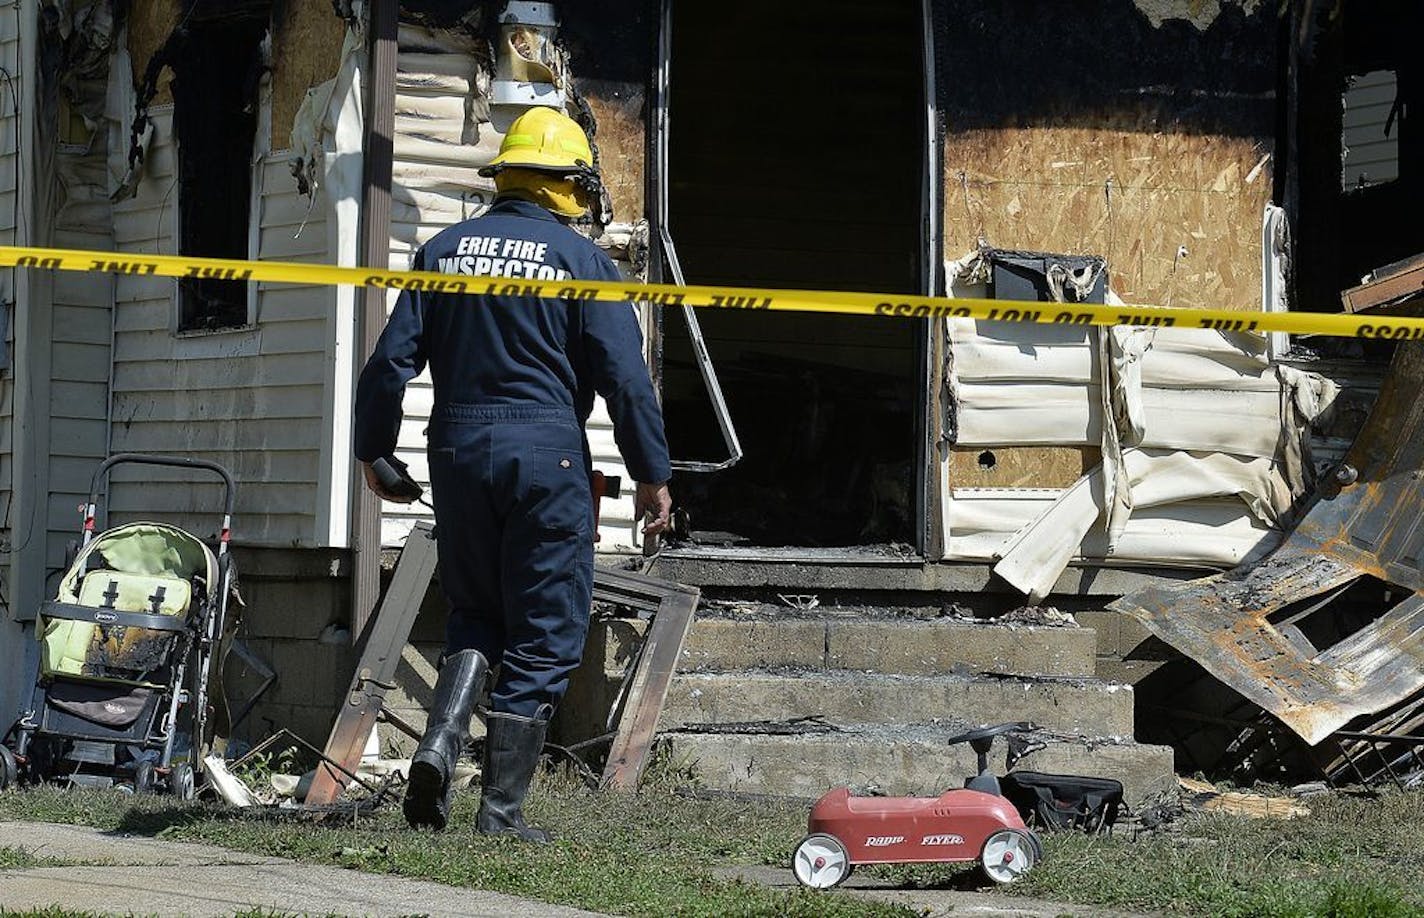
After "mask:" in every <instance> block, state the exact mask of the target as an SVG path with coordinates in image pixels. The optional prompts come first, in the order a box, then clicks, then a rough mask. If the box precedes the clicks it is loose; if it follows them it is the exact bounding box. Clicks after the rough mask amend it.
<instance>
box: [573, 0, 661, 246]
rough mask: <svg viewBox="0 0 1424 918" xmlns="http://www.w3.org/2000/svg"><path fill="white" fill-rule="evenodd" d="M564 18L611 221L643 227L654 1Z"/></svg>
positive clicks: (582, 8)
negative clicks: (639, 223) (641, 225)
mask: <svg viewBox="0 0 1424 918" xmlns="http://www.w3.org/2000/svg"><path fill="white" fill-rule="evenodd" d="M559 15H560V18H561V20H562V22H561V25H560V28H559V37H560V40H561V41H562V42H563V43H564V46H565V47H566V48H567V49H568V52H569V62H570V66H571V69H572V70H573V89H574V92H575V95H576V96H577V97H578V98H579V99H580V100H582V102H583V103H585V104H587V106H588V108H589V114H590V115H592V124H593V126H594V130H593V142H594V144H595V145H596V147H597V148H598V159H599V170H600V172H601V174H602V177H603V184H604V187H606V188H607V189H608V194H609V197H610V198H611V199H612V201H613V219H614V220H615V221H620V222H630V223H632V222H637V221H638V220H639V219H642V218H643V217H644V216H645V214H644V198H645V191H646V188H647V183H648V175H647V126H648V124H649V119H650V111H649V108H648V96H649V91H648V90H649V86H648V82H649V79H650V77H651V74H652V72H653V54H654V52H655V51H656V49H657V41H658V39H657V32H658V11H657V7H656V5H655V4H653V3H651V2H649V0H613V2H609V3H600V4H597V5H596V6H592V5H589V4H579V3H566V4H563V5H561V7H560V10H559Z"/></svg>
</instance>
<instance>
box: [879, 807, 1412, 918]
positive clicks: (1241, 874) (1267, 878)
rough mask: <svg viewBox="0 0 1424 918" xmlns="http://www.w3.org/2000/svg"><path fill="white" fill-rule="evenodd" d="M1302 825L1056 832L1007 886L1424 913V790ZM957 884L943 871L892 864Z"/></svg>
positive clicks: (1220, 821) (1243, 912)
mask: <svg viewBox="0 0 1424 918" xmlns="http://www.w3.org/2000/svg"><path fill="white" fill-rule="evenodd" d="M1308 803H1309V806H1310V808H1311V814H1310V815H1309V816H1304V817H1299V818H1296V819H1291V820H1275V819H1270V820H1267V819H1243V818H1235V817H1230V816H1221V815H1209V814H1197V815H1191V816H1187V817H1185V818H1183V819H1181V820H1179V821H1178V822H1176V823H1174V824H1173V825H1172V829H1171V831H1165V832H1156V833H1152V834H1144V835H1141V836H1139V837H1138V838H1136V839H1133V838H1132V837H1130V835H1129V834H1127V833H1122V832H1120V833H1118V834H1116V835H1112V836H1087V835H1051V836H1046V837H1045V838H1044V848H1045V858H1044V862H1043V864H1042V865H1040V866H1039V868H1038V869H1036V870H1034V872H1033V873H1031V874H1029V875H1028V877H1026V878H1025V879H1024V880H1023V881H1022V882H1020V883H1017V884H1015V885H1014V886H1013V887H1011V888H1009V889H1007V890H1002V892H1004V893H1005V894H1008V895H1025V896H1036V897H1041V898H1044V899H1053V900H1057V901H1061V902H1070V903H1074V904H1078V905H1101V906H1112V907H1117V908H1127V909H1141V910H1150V911H1159V912H1169V913H1176V914H1190V915H1212V916H1242V918H1244V916H1253V918H1255V916H1261V918H1306V916H1326V918H1345V916H1360V918H1396V916H1398V918H1404V916H1424V792H1420V791H1414V792H1410V793H1393V792H1392V793H1387V794H1384V795H1382V796H1380V797H1378V798H1375V799H1369V798H1354V797H1347V796H1331V797H1318V798H1312V799H1311V800H1309V801H1308ZM885 870H886V873H887V875H888V876H890V877H891V878H893V879H895V880H896V881H898V882H900V883H902V884H905V885H911V886H920V887H945V886H952V885H954V883H955V882H956V877H955V876H954V875H953V874H951V873H949V872H948V871H945V870H943V869H942V868H886V869H885Z"/></svg>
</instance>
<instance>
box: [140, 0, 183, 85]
mask: <svg viewBox="0 0 1424 918" xmlns="http://www.w3.org/2000/svg"><path fill="white" fill-rule="evenodd" d="M182 12H183V4H182V3H181V2H180V0H140V2H138V3H135V4H133V7H132V8H131V9H130V10H129V16H128V33H129V60H130V61H131V62H132V64H133V82H134V86H135V87H142V86H143V75H144V73H145V72H147V70H148V62H149V61H150V60H151V59H152V58H153V55H154V54H155V53H157V51H158V49H159V48H162V47H163V43H164V42H166V41H168V35H169V33H171V32H172V31H173V27H174V26H176V25H177V24H178V18H179V16H181V15H182ZM172 80H173V72H172V71H171V70H170V71H168V72H167V73H166V74H164V75H163V77H161V78H160V79H159V81H158V94H157V95H155V96H154V97H153V102H152V104H153V105H162V104H164V103H166V102H172V101H173V94H172V93H171V92H169V91H168V84H169V83H170V82H172Z"/></svg>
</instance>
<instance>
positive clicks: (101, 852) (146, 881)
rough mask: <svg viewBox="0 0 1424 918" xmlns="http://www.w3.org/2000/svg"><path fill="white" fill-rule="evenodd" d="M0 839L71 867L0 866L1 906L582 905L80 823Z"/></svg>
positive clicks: (140, 909) (497, 915)
mask: <svg viewBox="0 0 1424 918" xmlns="http://www.w3.org/2000/svg"><path fill="white" fill-rule="evenodd" d="M0 840H3V842H2V843H3V844H4V845H6V846H9V847H15V848H23V849H25V850H26V851H28V852H29V853H30V854H32V855H34V856H35V857H37V858H56V859H59V860H63V861H68V862H71V865H66V866H54V867H29V868H20V869H15V870H0V904H3V906H4V907H5V908H7V909H20V910H23V909H41V908H46V907H49V906H55V905H58V906H62V907H64V908H67V909H74V910H78V911H92V912H99V913H115V914H120V915H127V914H133V915H155V914H156V915H165V916H166V915H201V916H209V915H215V916H231V915H232V914H233V913H235V912H242V911H249V910H252V909H258V908H262V909H269V910H272V911H275V912H279V913H281V912H287V913H294V914H315V915H327V914H337V915H431V916H442V918H443V916H450V918H455V916H481V918H483V916H489V918H522V916H540V918H542V916H546V915H547V916H559V918H562V916H570V918H571V916H576V915H592V914H593V913H592V912H584V911H579V910H578V909H572V908H565V907H562V906H557V905H548V904H546V903H543V902H534V901H531V900H528V899H520V898H517V897H515V896H507V895H504V894H502V893H493V892H482V891H480V890H474V889H461V888H456V887H452V886H445V885H443V884H440V883H430V882H427V881H423V880H410V879H406V878H404V877H398V876H391V875H388V874H373V873H363V872H361V871H357V870H344V869H342V868H340V867H323V866H318V865H311V864H299V863H297V862H295V861H289V860H285V859H283V858H275V857H258V856H255V855H249V854H241V853H238V852H235V851H228V850H226V849H223V848H216V847H212V846H209V845H195V844H188V843H186V842H171V841H163V840H161V839H155V838H148V837H144V836H126V835H117V834H114V833H110V832H103V831H100V830H98V829H89V828H84V827H81V826H65V825H54V824H51V823H39V822H0Z"/></svg>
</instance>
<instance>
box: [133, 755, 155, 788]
mask: <svg viewBox="0 0 1424 918" xmlns="http://www.w3.org/2000/svg"><path fill="white" fill-rule="evenodd" d="M133 786H134V793H135V794H151V793H153V763H152V762H147V761H145V762H139V763H138V765H137V766H136V767H135V768H134V780H133Z"/></svg>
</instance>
